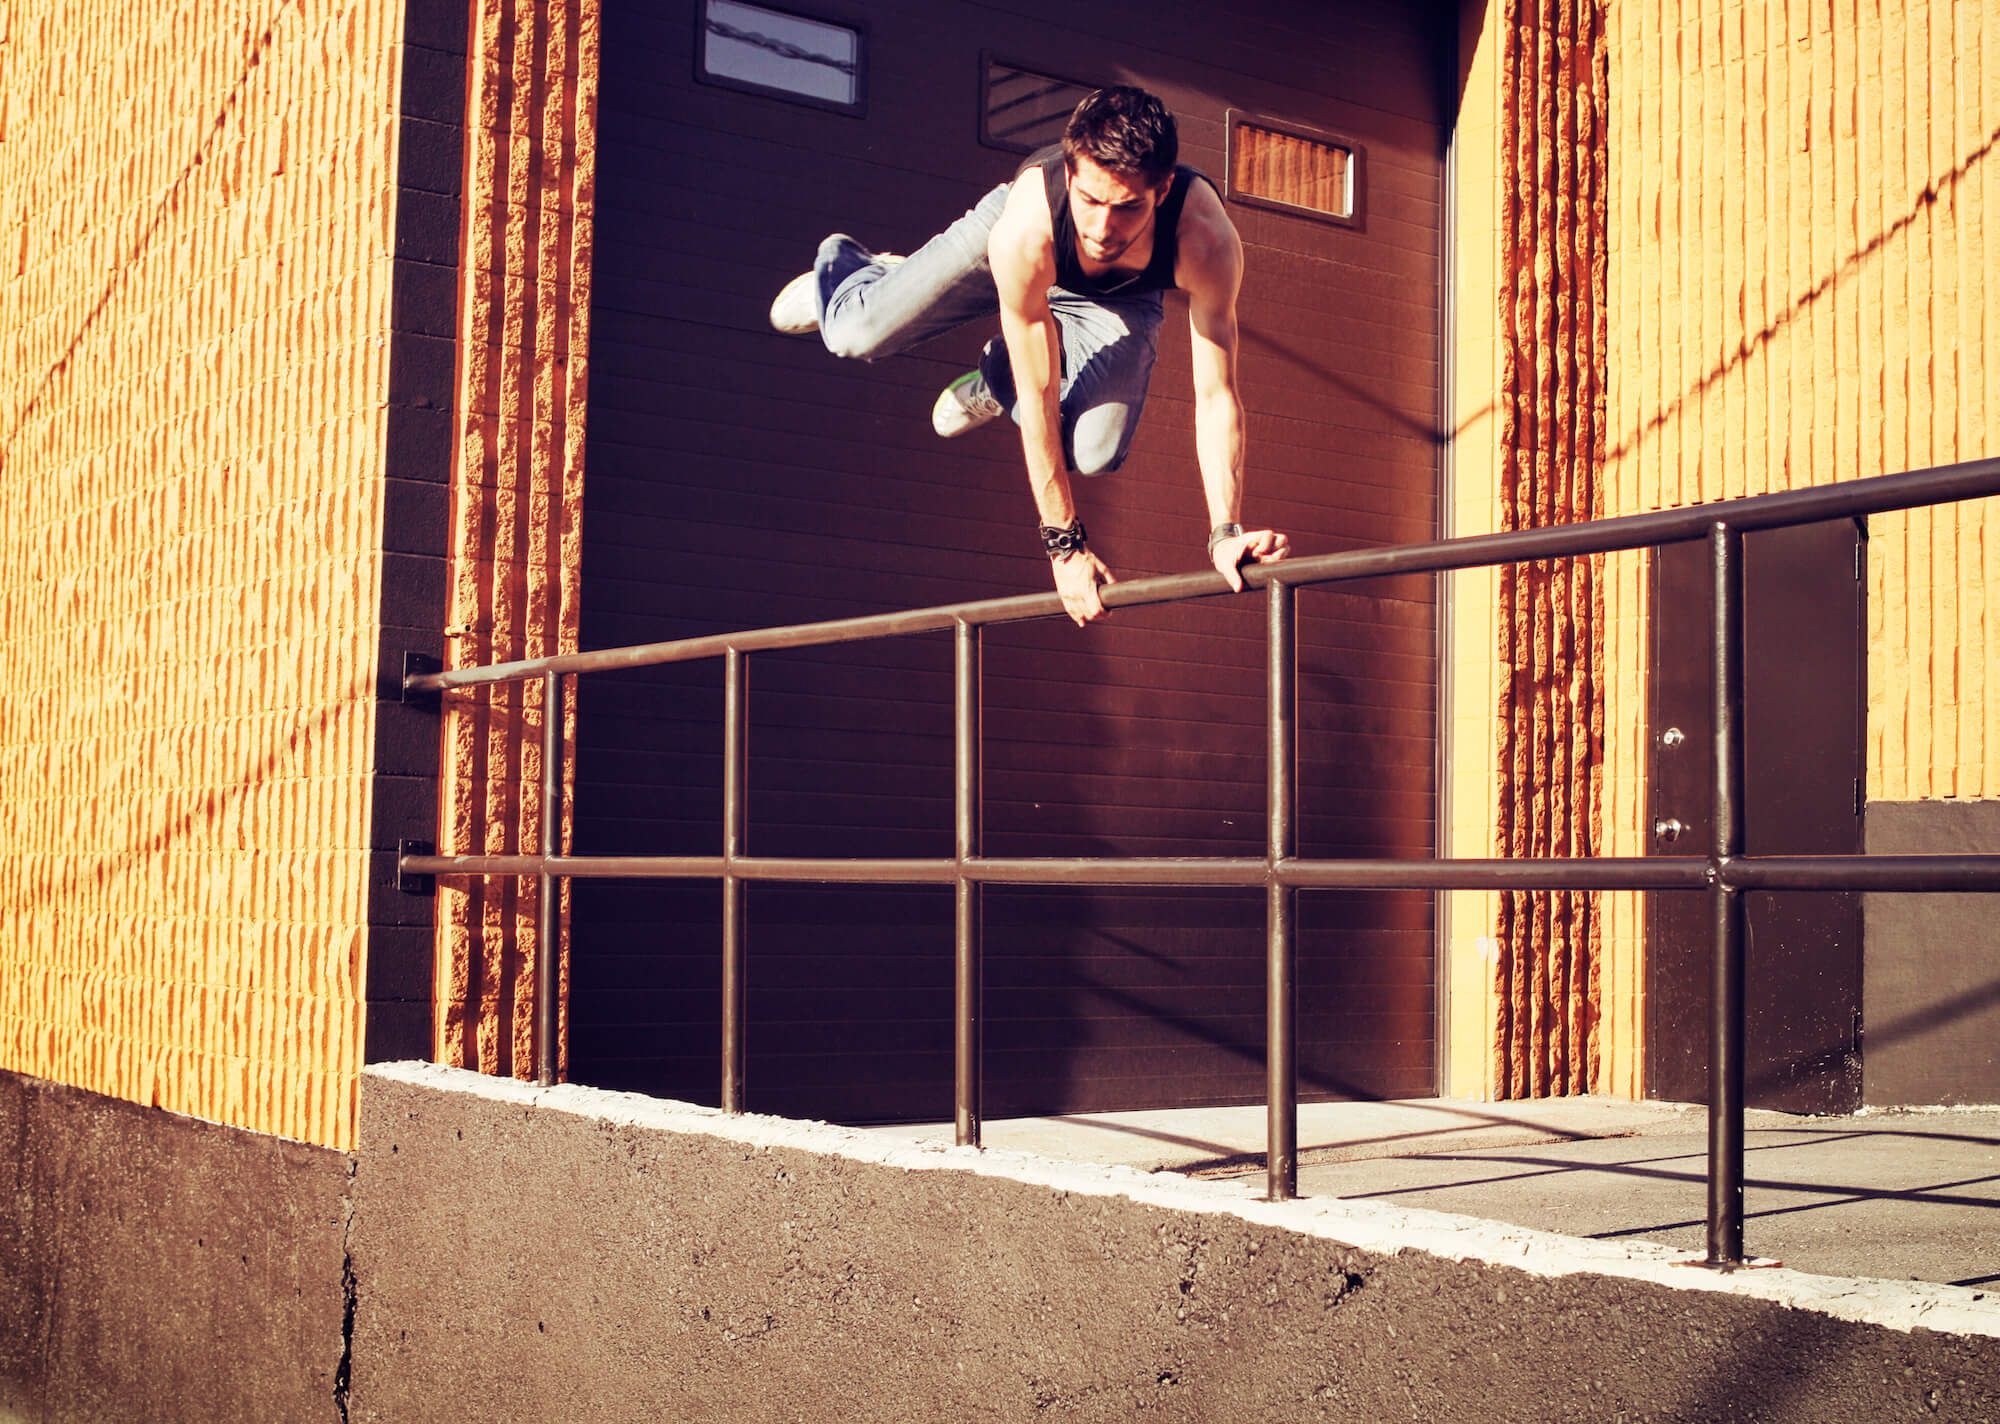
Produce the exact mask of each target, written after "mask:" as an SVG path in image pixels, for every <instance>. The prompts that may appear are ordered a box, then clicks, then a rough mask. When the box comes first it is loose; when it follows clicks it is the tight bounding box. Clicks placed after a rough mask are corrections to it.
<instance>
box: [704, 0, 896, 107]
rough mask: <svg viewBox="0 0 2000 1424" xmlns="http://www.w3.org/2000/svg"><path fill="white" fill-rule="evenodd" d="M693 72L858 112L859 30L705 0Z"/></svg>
mask: <svg viewBox="0 0 2000 1424" xmlns="http://www.w3.org/2000/svg"><path fill="white" fill-rule="evenodd" d="M700 16H701V33H700V35H699V36H698V37H697V43H696V46H695V73H696V75H697V77H699V78H701V79H703V80H705V81H707V82H708V83H710V84H721V85H724V86H727V87H729V88H732V89H747V90H749V91H751V92H752V93H757V94H774V95H778V96H780V97H783V98H787V99H794V100H797V101H799V102H801V103H807V104H814V105H817V106H819V107H821V108H828V109H838V110H841V111H842V112H844V113H850V114H858V113H860V112H861V108H862V103H861V100H862V86H861V77H862V71H861V32H860V30H858V29H856V28H855V27H853V26H852V25H837V24H833V23H831V22H829V21H826V20H815V19H811V18H809V17H807V16H805V15H795V14H792V13H791V12H790V11H787V10H774V9H772V8H771V7H770V6H768V5H751V4H746V3H745V2H744V0H702V4H701V9H700Z"/></svg>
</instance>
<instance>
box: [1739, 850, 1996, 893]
mask: <svg viewBox="0 0 2000 1424" xmlns="http://www.w3.org/2000/svg"><path fill="white" fill-rule="evenodd" d="M1722 883H1723V884H1724V885H1727V886H1729V887H1731V888H1732V889H1736V890H1894V891H1908V892H1912V893H1919V894H1921V893H1928V892H1947V893H1948V892H1951V891H1964V892H1967V893H1977V892H1980V891H1988V890H2000V855H1970V854H1968V855H1753V856H1738V857H1735V858H1732V859H1729V860H1725V861H1724V862H1723V863H1722Z"/></svg>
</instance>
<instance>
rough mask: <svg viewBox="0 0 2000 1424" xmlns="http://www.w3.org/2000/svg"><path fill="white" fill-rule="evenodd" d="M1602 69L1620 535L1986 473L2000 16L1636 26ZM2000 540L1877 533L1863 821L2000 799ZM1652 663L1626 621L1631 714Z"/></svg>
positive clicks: (1643, 19)
mask: <svg viewBox="0 0 2000 1424" xmlns="http://www.w3.org/2000/svg"><path fill="white" fill-rule="evenodd" d="M1611 53H1612V75H1611V90H1612V94H1613V95H1614V109H1613V116H1612V126H1611V127H1612V134H1613V149H1612V155H1613V156H1612V168H1613V173H1614V180H1613V181H1614V194H1613V211H1614V217H1613V230H1614V234H1615V241H1614V247H1613V253H1612V266H1611V279H1612V310H1613V324H1614V327H1615V328H1616V330H1617V332H1618V337H1617V343H1616V346H1617V354H1616V358H1615V360H1614V363H1613V364H1614V378H1613V383H1612V421H1611V424H1612V450H1611V468H1612V504H1613V512H1616V513H1624V512H1629V511H1635V510H1642V509H1650V508H1657V507H1662V506H1670V505H1677V504H1685V503H1692V502H1695V501H1698V500H1708V499H1719V498H1723V497H1725V496H1734V495H1741V494H1753V493H1758V492H1761V491H1764V490H1775V489H1789V488H1798V487H1802V486H1808V485H1816V484H1825V483H1828V482H1830V481H1834V480H1844V479H1852V478H1855V477H1858V476H1865V475H1873V474H1883V473H1892V472H1895V471H1899V470H1904V469H1911V468H1920V467H1924V466H1928V465H1933V464H1944V463H1950V462H1953V461H1957V460H1966V459H1974V458H1980V457H1984V456H1988V455H1991V454H1992V453H1993V442H1992V436H1991V432H1990V423H1991V417H1992V413H1993V412H1994V410H1995V409H1996V398H2000V360H1996V356H2000V352H1996V350H1995V345H1994V343H1995V341H1996V333H2000V293H1996V292H1995V291H1994V289H1993V287H1992V284H1991V283H1990V282H1988V281H1987V280H1986V279H1985V275H1986V274H1987V273H1989V272H1990V271H1991V270H1992V269H1993V266H1994V262H1995V260H1996V255H2000V248H1996V237H1995V226H1996V224H1995V220H1994V215H1995V211H1996V203H2000V160H1997V159H1996V156H1995V152H1994V150H1995V148H1996V146H2000V82H1996V79H1995V75H1996V74H2000V11H1996V9H1995V8H1994V7H1993V6H1992V5H1990V4H1962V3H1961V4H1953V3H1951V0H1912V3H1909V4H1902V5H1884V6H1876V5H1854V4H1829V3H1825V0H1813V2H1812V3H1806V0H1758V3H1749V4H1744V5H1735V6H1722V5H1708V6H1701V7H1694V8H1689V9H1686V10H1684V11H1683V12H1682V17H1681V19H1680V20H1679V22H1678V23H1677V24H1673V25H1669V26H1666V27H1664V28H1662V27H1661V26H1659V25H1658V24H1657V23H1656V22H1655V20H1654V19H1653V17H1649V16H1642V15H1641V14H1639V13H1638V12H1637V11H1635V10H1632V9H1630V8H1625V9H1622V10H1620V11H1619V12H1618V13H1617V14H1616V17H1615V19H1614V32H1613V44H1612V46H1611ZM1996 519H2000V503H1996V502H1994V501H1986V502H1983V503H1981V504H1970V505H1961V506H1957V507H1947V508H1942V509H1938V510H1933V511H1926V512H1922V513H1917V514H1911V515H1904V516H1885V517H1879V518H1876V519H1873V520H1871V521H1870V526H1871V527H1870V534H1871V539H1870V551H1869V567H1870V578H1869V589H1868V599H1869V609H1870V612H1869V618H1870V628H1869V666H1868V681H1869V707H1868V724H1869V740H1868V792H1869V795H1870V797H1871V799H1878V800H1882V799H1886V800H1914V799H1920V798H1925V797H1994V796H2000V696H1995V695H1994V690H1993V689H1992V688H1991V687H1990V685H1989V684H1990V681H1991V671H1992V669H1993V668H1994V667H1995V666H1996V665H2000V606H1996V604H1995V602H1994V600H1995V599H1996V598H2000V524H1996V522H1995V521H1996ZM1639 577H1640V575H1639V572H1638V571H1637V570H1636V569H1635V572H1634V574H1633V575H1632V577H1630V578H1628V579H1625V580H1622V581H1621V582H1620V583H1618V584H1617V585H1616V586H1615V587H1614V590H1613V598H1612V610H1611V614H1610V616H1611V618H1612V620H1613V622H1614V624H1616V623H1617V622H1619V621H1620V620H1627V619H1631V618H1632V610H1636V609H1638V608H1640V607H1641V605H1642V600H1643V594H1644V585H1643V583H1642V582H1640V581H1639ZM1643 648H1644V644H1643V625H1642V622H1640V621H1635V622H1634V626H1633V629H1632V634H1631V636H1630V637H1628V638H1627V639H1626V640H1625V643H1624V650H1623V652H1622V654H1621V660H1620V663H1621V666H1620V678H1619V686H1618V687H1617V689H1616V690H1615V694H1614V695H1615V696H1616V697H1617V699H1618V703H1619V705H1620V706H1621V708H1625V709H1628V715H1636V713H1637V712H1638V711H1639V710H1640V709H1643V706H1644V689H1643V686H1642V685H1641V683H1642V681H1643ZM1626 754H1627V755H1628V756H1638V755H1640V754H1641V749H1639V748H1638V747H1637V746H1636V745H1633V746H1631V747H1629V748H1627V749H1626ZM1633 774H1634V771H1633V768H1632V767H1631V766H1629V765H1628V766H1615V767H1613V768H1612V771H1611V775H1612V776H1614V777H1630V776H1632V775H1633ZM1631 834H1636V826H1635V827H1634V829H1633V832H1632V833H1631Z"/></svg>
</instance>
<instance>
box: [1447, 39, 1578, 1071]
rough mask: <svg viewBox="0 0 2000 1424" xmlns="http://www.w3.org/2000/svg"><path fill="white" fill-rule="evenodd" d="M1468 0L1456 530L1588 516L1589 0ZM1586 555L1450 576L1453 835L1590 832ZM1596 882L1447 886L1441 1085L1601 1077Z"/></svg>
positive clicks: (1523, 847) (1558, 840) (1470, 847)
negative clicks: (1515, 889) (1517, 887)
mask: <svg viewBox="0 0 2000 1424" xmlns="http://www.w3.org/2000/svg"><path fill="white" fill-rule="evenodd" d="M1463 13H1464V18H1465V19H1466V20H1467V21H1468V22H1469V23H1468V24H1467V26H1466V32H1465V33H1464V34H1462V35H1461V37H1460V67H1461V72H1460V111H1459V123H1458V129H1457V138H1456V144H1457V154H1458V177H1457V183H1458V213H1459V216H1458V223H1459V227H1458V234H1457V241H1458V244H1459V256H1458V262H1459V272H1458V274H1457V290H1458V292H1459V294H1460V295H1459V298H1458V306H1459V311H1458V314H1457V315H1458V322H1457V326H1456V329H1455V332H1454V340H1455V343H1456V350H1455V352H1454V359H1455V361H1456V363H1457V371H1458V375H1457V381H1456V394H1455V405H1456V419H1455V432H1454V437H1455V458H1454V465H1453V470H1454V478H1453V485H1454V489H1453V498H1452V507H1451V511H1450V519H1451V521H1452V532H1454V533H1459V534H1472V533H1484V532H1490V531H1493V530H1497V529H1523V528H1533V527H1538V526H1543V525H1549V524H1562V523H1570V522H1574V521H1577V520H1583V519H1591V518H1595V517H1597V516H1599V515H1601V514H1602V513H1603V494H1602V469H1603V463H1604V424H1603V417H1604V389H1605V380H1606V372H1605V365H1606V353H1607V345H1608V334H1607V330H1606V318H1607V312H1606V306H1605V290H1604V272H1605V266H1604V263H1605V245H1606V233H1605V220H1606V211H1605V184H1606V174H1605V167H1606V159H1607V155H1606V138H1605V132H1604V112H1605V98H1606V96H1605V86H1606V69H1605V65H1606V56H1605V52H1604V47H1605V36H1604V7H1603V5H1602V4H1601V3H1598V0H1563V3H1549V4H1532V5H1531V4H1528V3H1525V0H1523V2H1522V3H1513V2H1512V0H1510V3H1505V4H1495V5H1492V6H1490V7H1476V6H1468V7H1465V10H1464V12H1463ZM1475 24H1476V25H1477V28H1474V27H1473V26H1474V25H1475ZM1603 566H1604V561H1603V560H1601V559H1580V560H1571V561H1564V562H1560V563H1546V562H1545V563H1540V564H1532V565H1523V566H1518V567H1516V566H1508V567H1504V568H1501V569H1499V570H1481V571H1475V572H1473V573H1468V574H1465V575H1461V576H1458V577H1457V578H1456V579H1455V580H1454V582H1453V585H1452V599H1453V607H1452V610H1451V615H1450V616H1451V620H1452V639H1453V644H1454V664H1453V677H1454V685H1453V692H1452V706H1451V708H1450V716H1451V737H1452V763H1453V764H1452V769H1451V773H1450V775H1451V784H1450V790H1449V797H1450V805H1451V810H1450V815H1449V824H1448V825H1447V827H1446V845H1447V848H1448V851H1449V853H1450V854H1453V855H1458V856H1483V855H1496V854H1497V855H1508V856H1574V855H1591V854H1594V853H1596V851H1597V847H1598V844H1599V840H1600V837H1601V834H1602V803H1601V796H1600V793H1601V780H1600V776H1599V769H1600V767H1601V749H1602V743H1603V736H1604V725H1603V715H1604V703H1603V678H1604V643H1603V637H1602V616H1601V615H1602V611H1603V592H1602V572H1603ZM1461 650H1462V651H1461ZM1600 901H1601V897H1599V896H1595V895H1547V894H1540V895H1525V894H1508V895H1470V894H1461V895H1458V896H1455V897H1454V900H1453V904H1452V907H1451V910H1450V916H1449V919H1450V926H1451V929H1450V939H1449V942H1448V948H1447V955H1448V963H1447V977H1448V981H1449V983H1450V986H1451V990H1452V995H1451V1002H1450V1004H1449V1005H1448V1006H1447V1009H1446V1013H1447V1020H1448V1029H1447V1031H1448V1034H1449V1039H1448V1042H1449V1044H1450V1049H1449V1053H1448V1060H1447V1065H1446V1073H1447V1078H1448V1082H1449V1085H1450V1087H1451V1090H1452V1091H1455V1092H1461V1093H1469V1094H1473V1095H1477V1096H1491V1097H1523V1096H1538V1095H1546V1094H1550V1093H1575V1092H1588V1091H1593V1090H1594V1089H1596V1088H1597V1087H1598V1086H1599V1083H1600V1078H1601V1074H1602V1063H1601V1040H1600V1036H1599V1034H1598V1023H1599V1020H1600V1018H1601V1016H1602V1010H1603V970H1602V967H1601V964H1600V957H1601V949H1602V937H1601V929H1600V924H1599V913H1598V912H1599V905H1600Z"/></svg>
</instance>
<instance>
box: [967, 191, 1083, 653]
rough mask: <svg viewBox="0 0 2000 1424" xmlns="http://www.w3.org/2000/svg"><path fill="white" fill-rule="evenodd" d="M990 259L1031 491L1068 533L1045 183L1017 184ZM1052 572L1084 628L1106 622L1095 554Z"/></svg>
mask: <svg viewBox="0 0 2000 1424" xmlns="http://www.w3.org/2000/svg"><path fill="white" fill-rule="evenodd" d="M986 254H987V259H988V261H989V262H990V263H991V265H992V268H993V283H994V285H995V287H997V288H998V289H999V294H1000V335H1001V339H1002V340H1004V341H1005V342H1006V345H1007V361H1008V364H1009V366H1011V367H1012V369H1013V373H1014V392H1015V399H1016V400H1017V401H1018V402H1019V407H1018V408H1019V418H1020V424H1021V453H1022V455H1023V457H1024V459H1025V460H1026V462H1027V466H1028V488H1029V491H1030V492H1031V493H1032V494H1033V495H1034V499H1035V510H1036V512H1037V514H1039V515H1040V517H1041V521H1042V523H1044V524H1047V525H1052V526H1054V527H1056V528H1064V527H1067V526H1068V525H1069V524H1070V523H1071V521H1073V520H1074V519H1075V518H1076V500H1075V497H1074V496H1073V495H1072V493H1071V491H1070V483H1069V470H1068V465H1067V462H1066V461H1065V460H1064V458H1063V443H1062V401H1061V393H1062V348H1061V344H1060V337H1059V335H1058V333H1057V331H1056V318H1055V313H1054V312H1052V311H1051V310H1050V309H1049V288H1050V286H1052V285H1053V284H1054V282H1055V275H1056V270H1055V269H1056V262H1055V244H1054V240H1053V237H1052V235H1051V232H1050V224H1049V219H1048V211H1047V200H1046V198H1045V197H1044V196H1043V194H1042V192H1041V190H1040V187H1039V185H1037V184H1033V183H1029V182H1019V183H1016V184H1015V185H1014V190H1013V192H1011V193H1010V194H1009V195H1008V197H1007V206H1006V208H1005V209H1004V210H1003V211H1002V212H1001V214H1000V220H999V221H998V222H997V223H995V224H994V226H993V232H992V235H991V236H990V237H989V238H988V239H987V243H986ZM1053 572H1054V575H1055V583H1056V590H1057V591H1058V592H1059V593H1061V594H1062V600H1063V608H1064V610H1065V611H1066V612H1067V613H1068V614H1069V616H1070V617H1071V618H1072V619H1073V620H1074V621H1075V622H1076V623H1077V625H1078V626H1079V627H1081V626H1082V625H1083V624H1085V623H1088V622H1089V621H1091V620H1092V619H1093V618H1098V617H1101V616H1103V613H1104V600H1103V598H1102V597H1101V596H1100V595H1099V593H1098V585H1099V584H1100V583H1106V584H1108V583H1111V582H1113V581H1114V580H1113V579H1112V575H1111V571H1110V570H1109V569H1107V568H1105V566H1104V564H1103V563H1102V561H1100V560H1099V559H1098V557H1097V555H1096V554H1094V553H1092V552H1091V551H1090V550H1088V549H1083V550H1079V551H1077V552H1075V553H1072V554H1067V555H1065V556H1063V557H1062V558H1059V559H1057V560H1055V563H1054V570H1053Z"/></svg>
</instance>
